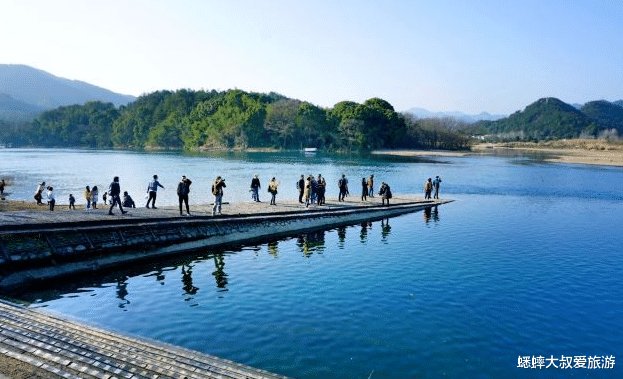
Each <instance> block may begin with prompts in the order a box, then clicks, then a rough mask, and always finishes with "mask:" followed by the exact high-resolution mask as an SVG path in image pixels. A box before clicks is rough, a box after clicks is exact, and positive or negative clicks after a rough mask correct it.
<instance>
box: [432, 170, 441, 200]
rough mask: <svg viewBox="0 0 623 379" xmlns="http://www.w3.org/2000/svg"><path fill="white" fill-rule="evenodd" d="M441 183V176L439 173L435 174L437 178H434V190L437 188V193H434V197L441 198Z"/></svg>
mask: <svg viewBox="0 0 623 379" xmlns="http://www.w3.org/2000/svg"><path fill="white" fill-rule="evenodd" d="M440 184H441V178H440V177H439V175H437V176H435V180H433V190H435V194H434V195H433V199H439V185H440Z"/></svg>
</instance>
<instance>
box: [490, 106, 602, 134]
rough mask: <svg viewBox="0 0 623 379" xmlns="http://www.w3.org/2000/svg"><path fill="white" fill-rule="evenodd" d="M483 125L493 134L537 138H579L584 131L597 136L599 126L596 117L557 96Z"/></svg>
mask: <svg viewBox="0 0 623 379" xmlns="http://www.w3.org/2000/svg"><path fill="white" fill-rule="evenodd" d="M482 125H483V126H484V128H485V129H486V130H487V131H488V132H489V133H492V134H499V135H505V136H506V138H513V137H514V138H519V139H536V140H542V139H556V138H575V137H578V136H580V135H581V134H583V133H584V134H590V135H595V134H596V133H597V132H598V129H599V126H598V125H597V123H596V122H595V121H594V120H593V119H591V118H589V117H588V116H587V115H585V114H584V113H582V112H581V111H580V110H578V109H577V108H575V107H574V106H572V105H569V104H567V103H565V102H563V101H561V100H559V99H556V98H553V97H547V98H543V99H539V100H537V101H536V102H534V103H532V104H530V105H528V106H527V107H526V108H525V109H524V110H523V111H517V112H515V113H513V114H512V115H510V116H508V117H507V118H504V119H501V120H497V121H493V122H486V123H482Z"/></svg>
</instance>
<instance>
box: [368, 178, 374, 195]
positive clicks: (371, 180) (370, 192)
mask: <svg viewBox="0 0 623 379" xmlns="http://www.w3.org/2000/svg"><path fill="white" fill-rule="evenodd" d="M368 196H370V197H374V174H372V175H370V177H369V178H368Z"/></svg>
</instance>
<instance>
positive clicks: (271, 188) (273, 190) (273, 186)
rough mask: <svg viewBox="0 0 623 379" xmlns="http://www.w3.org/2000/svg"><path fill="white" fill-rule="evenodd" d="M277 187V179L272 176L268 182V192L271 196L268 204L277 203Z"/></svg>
mask: <svg viewBox="0 0 623 379" xmlns="http://www.w3.org/2000/svg"><path fill="white" fill-rule="evenodd" d="M277 187H279V183H277V180H276V179H275V177H274V176H273V178H272V179H271V180H270V182H268V192H270V196H271V198H270V205H277V202H276V198H277Z"/></svg>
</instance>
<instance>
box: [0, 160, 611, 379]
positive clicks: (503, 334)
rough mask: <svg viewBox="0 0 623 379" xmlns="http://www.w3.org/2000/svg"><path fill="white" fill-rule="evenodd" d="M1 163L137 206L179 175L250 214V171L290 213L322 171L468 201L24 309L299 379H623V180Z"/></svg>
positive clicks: (504, 168) (366, 169) (60, 291)
mask: <svg viewBox="0 0 623 379" xmlns="http://www.w3.org/2000/svg"><path fill="white" fill-rule="evenodd" d="M0 162H2V166H0V175H5V173H6V174H7V175H10V176H11V177H12V178H14V180H15V186H14V187H13V188H11V191H13V193H14V195H15V196H16V197H18V195H19V194H20V193H23V194H24V195H23V196H24V198H28V197H30V196H31V193H30V192H32V189H31V188H30V187H33V189H34V185H35V184H36V182H37V181H38V180H45V179H46V178H47V179H48V180H50V181H53V182H57V183H65V184H63V186H64V187H63V188H64V190H72V188H73V187H74V186H78V185H82V183H85V182H86V183H94V182H95V181H96V180H100V179H99V178H102V179H101V183H106V182H107V181H108V180H106V181H105V180H104V178H108V177H111V176H112V175H119V176H121V177H122V187H123V184H125V185H126V187H127V188H128V189H130V190H131V191H137V192H138V191H142V187H143V186H144V184H146V181H147V180H148V179H149V176H150V175H151V173H152V172H154V173H158V174H159V175H160V176H161V178H162V179H163V182H164V184H165V186H167V190H166V191H165V192H164V193H163V195H164V194H165V193H166V196H163V197H162V202H163V203H164V202H168V203H173V202H174V200H175V199H174V197H172V196H170V195H174V193H173V192H174V191H173V190H172V189H173V187H174V185H175V183H176V181H177V177H178V176H179V175H178V174H180V173H181V172H183V173H185V174H186V175H188V176H190V177H191V178H197V180H196V181H195V184H193V186H195V185H196V187H195V189H196V191H195V192H194V195H195V196H197V197H201V196H204V198H205V201H208V200H209V197H208V196H207V193H208V191H205V195H204V194H203V191H202V189H203V187H204V186H205V189H207V188H208V184H209V182H210V180H212V177H213V176H215V175H216V174H217V169H218V174H224V175H225V176H226V177H227V180H228V181H229V182H230V183H234V184H228V192H227V193H226V196H229V200H230V201H241V200H247V197H248V196H249V194H248V192H247V190H246V189H247V188H248V182H249V181H250V178H251V176H252V175H253V173H259V174H260V177H261V178H265V179H268V178H269V177H270V176H277V177H278V178H282V184H283V191H280V196H283V197H288V198H294V197H295V196H296V190H295V189H294V182H295V180H296V178H297V176H298V175H300V173H303V172H305V173H307V172H310V173H316V174H317V173H319V172H321V173H323V175H325V176H326V177H327V178H328V180H329V183H332V182H334V181H337V177H338V175H340V174H341V173H342V172H345V173H346V174H347V175H348V176H349V177H350V178H351V182H352V181H353V180H355V179H358V180H360V178H361V177H362V176H364V175H369V173H374V174H375V176H376V177H377V178H379V180H386V181H388V182H389V183H390V184H391V185H392V189H393V190H394V192H396V193H415V192H417V193H419V192H420V190H421V187H422V182H423V180H424V178H426V177H429V176H434V175H441V176H442V178H443V180H444V182H443V183H442V184H443V187H442V197H448V198H452V199H455V200H456V201H455V202H453V203H450V204H447V205H444V206H441V207H439V208H438V209H437V210H430V212H418V213H413V214H409V215H405V216H401V217H396V218H391V219H389V220H383V221H374V222H370V223H364V224H362V225H354V226H350V227H345V228H339V229H333V230H327V231H323V232H315V233H308V234H303V235H298V236H293V237H291V238H288V239H281V240H276V241H267V243H265V244H261V245H257V246H245V247H242V248H240V249H238V250H235V251H234V250H227V251H219V250H210V251H203V252H200V253H198V254H195V255H189V256H184V257H179V258H176V259H172V260H169V261H163V262H160V263H158V264H150V265H145V266H139V267H134V268H132V269H129V270H127V271H121V270H120V271H118V272H114V273H108V274H102V275H100V276H98V277H95V278H89V279H88V280H86V279H85V280H83V281H82V282H78V283H73V284H71V285H70V284H64V285H60V284H59V285H58V286H57V287H56V288H52V289H49V290H47V291H40V292H31V293H22V294H15V295H14V297H17V298H20V299H22V300H25V301H28V302H31V306H32V307H44V308H46V309H47V310H49V311H53V312H59V313H62V314H64V315H69V316H71V317H75V318H78V319H80V320H84V321H87V322H90V323H94V324H97V325H100V326H103V327H106V328H110V329H114V330H118V331H122V332H126V333H131V334H135V335H141V336H146V337H150V338H155V339H158V340H162V341H166V342H170V343H174V344H178V345H182V346H185V347H188V348H192V349H196V350H200V351H203V352H206V353H209V354H214V355H217V356H221V357H224V358H228V359H233V360H235V361H239V362H242V363H245V364H249V365H251V366H255V367H259V368H264V369H267V370H270V371H274V372H278V373H281V374H285V375H290V376H293V377H298V378H438V377H450V378H465V377H469V378H472V377H473V378H514V377H516V378H532V377H537V378H550V377H560V378H564V377H603V378H616V377H622V376H623V371H622V370H621V368H620V364H621V363H620V359H621V356H623V355H622V351H623V330H622V328H621V325H623V286H622V285H621V280H620V278H622V277H623V247H622V246H623V234H622V233H621V226H623V201H622V200H623V188H622V187H623V169H620V168H603V167H588V166H579V165H578V166H574V165H549V164H544V163H541V162H539V161H538V160H535V159H533V158H530V157H521V156H518V157H463V158H440V159H438V160H433V161H426V160H413V159H382V158H356V157H352V158H349V157H331V156H318V157H313V158H309V157H307V158H306V157H304V156H300V155H298V154H270V155H268V154H243V155H227V156H212V157H201V156H181V155H176V154H138V153H120V152H114V153H113V152H84V151H60V152H59V151H55V150H24V151H22V150H12V151H8V152H7V151H6V150H0ZM7 162H9V163H10V164H8V165H7ZM153 168H157V170H154V169H153ZM33 177H36V178H41V179H31V178H33ZM21 179H24V180H25V179H28V184H27V185H19V184H18V182H19V180H21ZM48 180H46V181H48ZM290 182H291V183H290ZM21 187H23V188H21ZM134 188H136V189H134ZM192 195H193V193H191V196H192ZM331 195H333V196H335V191H333V193H330V194H329V196H331ZM159 196H160V194H159ZM160 199H161V198H160V197H159V200H160ZM520 355H521V356H524V355H530V356H532V355H535V356H537V355H542V356H545V357H549V356H550V355H553V356H554V357H560V356H561V355H567V356H569V355H571V356H574V355H586V356H589V355H599V356H601V355H614V356H615V357H616V358H617V359H618V360H619V362H617V364H616V365H615V369H614V370H590V371H589V370H582V369H575V370H566V371H560V370H554V369H551V368H550V369H548V370H541V371H538V370H526V369H520V368H517V367H516V366H517V357H518V356H520Z"/></svg>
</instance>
